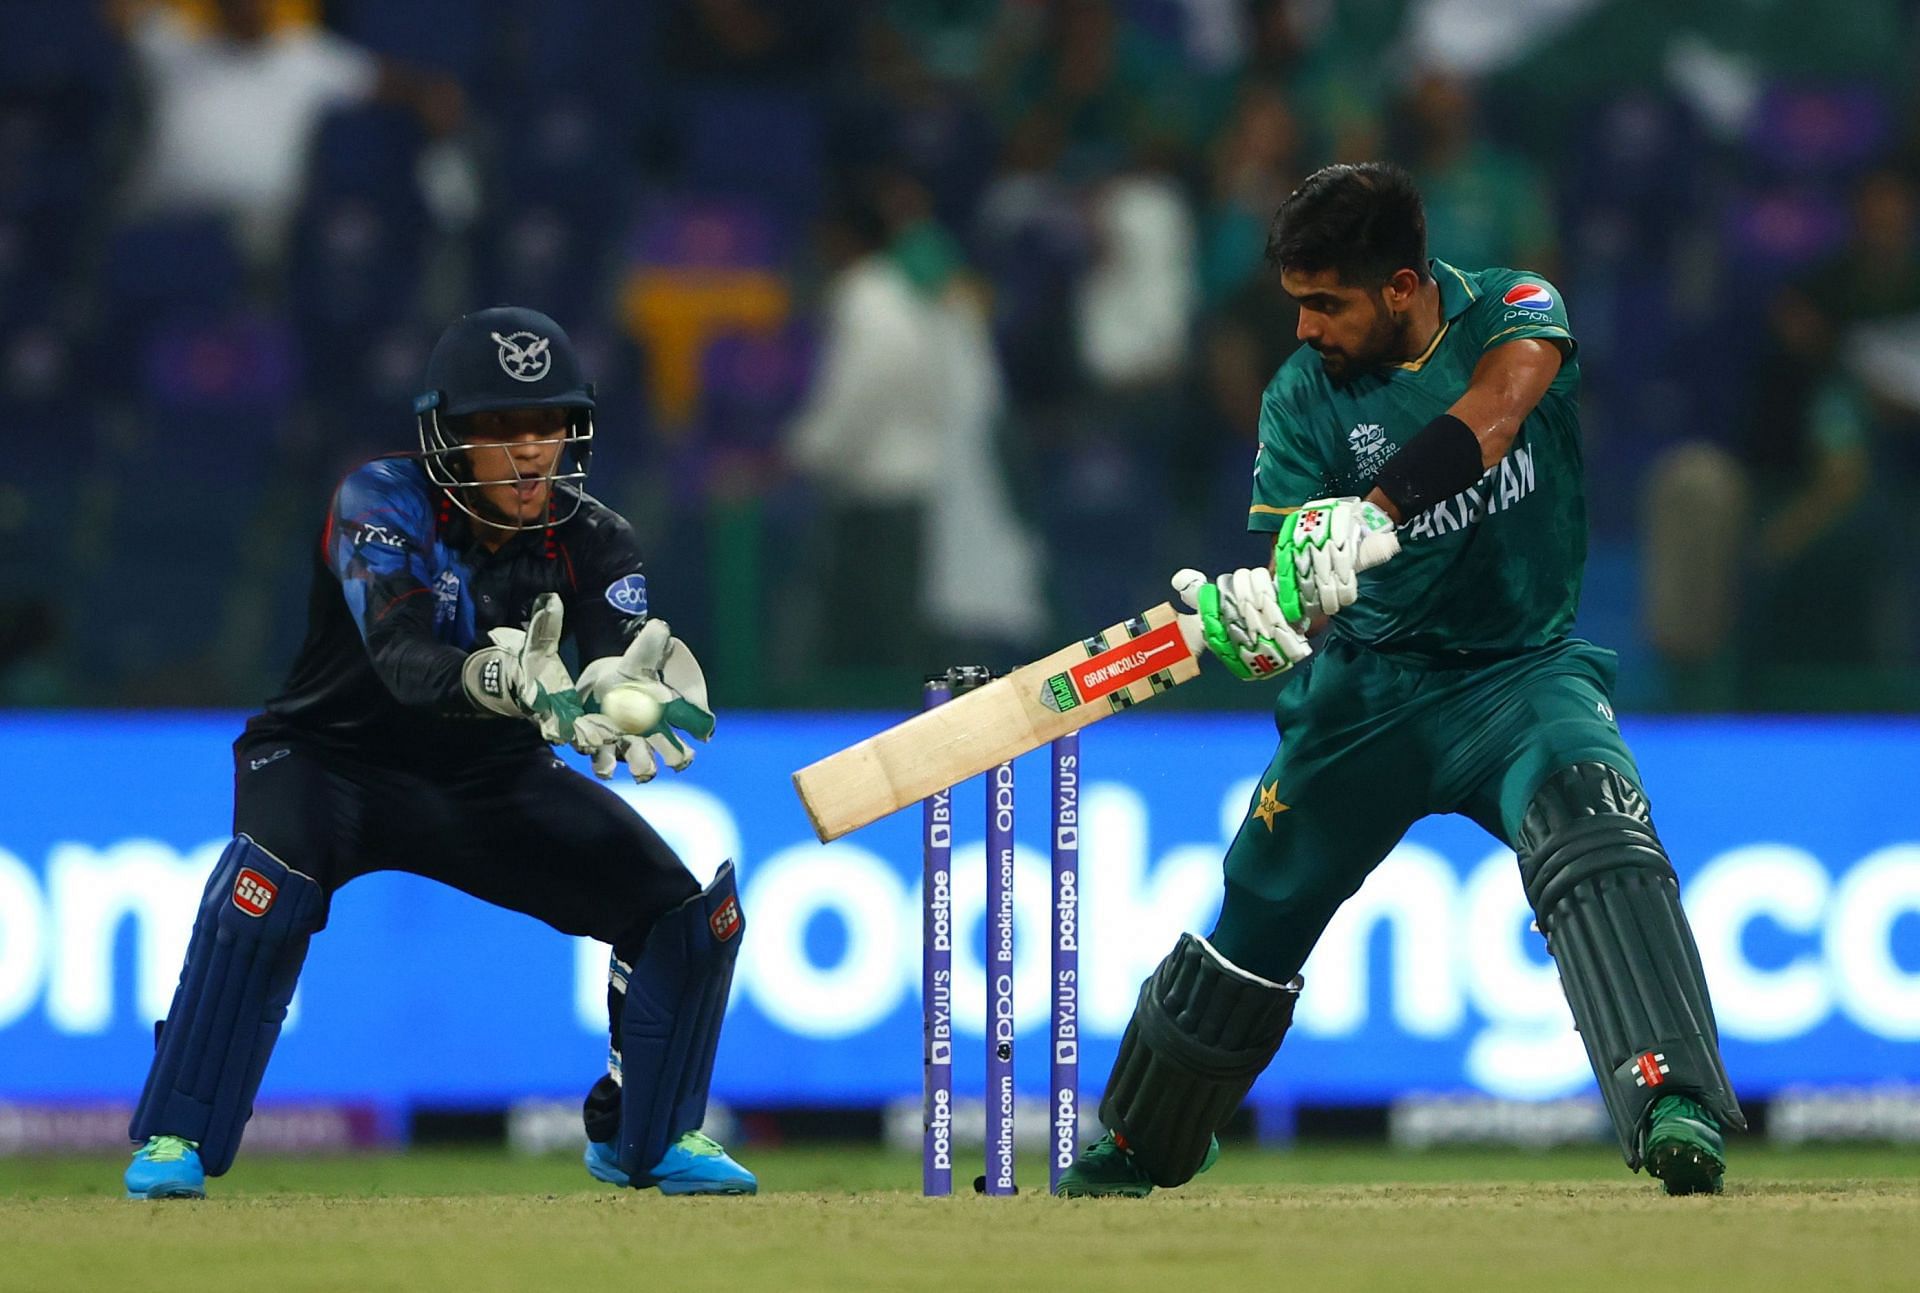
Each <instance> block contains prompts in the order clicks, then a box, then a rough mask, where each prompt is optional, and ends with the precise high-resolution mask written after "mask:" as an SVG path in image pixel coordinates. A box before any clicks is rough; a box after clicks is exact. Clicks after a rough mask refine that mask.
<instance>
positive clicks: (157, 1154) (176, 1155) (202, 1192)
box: [127, 1136, 207, 1199]
mask: <svg viewBox="0 0 1920 1293" xmlns="http://www.w3.org/2000/svg"><path fill="white" fill-rule="evenodd" d="M127 1197H128V1198H129V1199H204V1198H206V1197H207V1174H206V1171H205V1170H204V1169H202V1168H201V1166H200V1146H199V1145H197V1144H195V1143H194V1142H193V1141H191V1140H182V1139H181V1138H180V1137H178V1136H153V1137H150V1138H149V1139H148V1141H147V1143H146V1144H144V1145H142V1146H141V1147H140V1148H138V1149H136V1150H134V1151H133V1161H132V1162H131V1163H129V1164H127Z"/></svg>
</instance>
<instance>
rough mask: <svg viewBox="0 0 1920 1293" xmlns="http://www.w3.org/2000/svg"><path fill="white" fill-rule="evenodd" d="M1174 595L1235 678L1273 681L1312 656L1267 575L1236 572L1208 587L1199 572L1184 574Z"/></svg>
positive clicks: (1176, 577)
mask: <svg viewBox="0 0 1920 1293" xmlns="http://www.w3.org/2000/svg"><path fill="white" fill-rule="evenodd" d="M1173 591H1174V592H1176V593H1178V594H1180V600H1181V601H1183V602H1185V603H1186V604H1187V605H1188V606H1191V607H1192V608H1193V609H1194V610H1195V611H1196V612H1198V619H1199V623H1200V637H1201V639H1202V640H1203V641H1204V642H1205V643H1206V644H1207V649H1208V650H1209V651H1211V652H1213V654H1214V655H1215V656H1216V657H1217V658H1218V659H1219V660H1220V662H1221V663H1222V664H1224V665H1226V666H1227V668H1228V670H1230V671H1231V672H1232V674H1233V676H1234V677H1236V678H1241V679H1245V680H1246V681H1248V682H1251V681H1253V680H1254V679H1256V678H1271V677H1273V676H1274V675H1276V674H1282V673H1285V672H1286V671H1287V670H1289V669H1291V668H1293V666H1295V665H1297V664H1299V663H1300V662H1301V661H1302V660H1304V659H1306V658H1307V657H1308V656H1310V655H1312V654H1313V647H1312V646H1310V645H1309V644H1308V642H1307V638H1306V634H1304V633H1302V632H1300V630H1298V629H1296V628H1295V627H1294V626H1293V625H1291V624H1289V623H1287V619H1286V616H1284V615H1282V614H1281V613H1280V602H1279V599H1278V598H1277V597H1276V596H1275V595H1274V587H1273V573H1272V572H1271V571H1268V570H1266V569H1263V568H1258V567H1255V568H1251V569H1244V570H1235V571H1233V572H1231V573H1229V574H1225V575H1222V576H1220V578H1218V579H1216V580H1214V581H1212V582H1211V583H1209V582H1208V581H1207V577H1206V576H1205V575H1203V574H1201V573H1200V572H1199V571H1198V570H1182V571H1180V572H1179V573H1178V574H1176V575H1174V577H1173ZM1190 640H1191V639H1190Z"/></svg>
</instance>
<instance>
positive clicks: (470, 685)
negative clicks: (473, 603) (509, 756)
mask: <svg viewBox="0 0 1920 1293" xmlns="http://www.w3.org/2000/svg"><path fill="white" fill-rule="evenodd" d="M564 614H565V612H564V610H563V608H562V606H561V602H560V597H559V595H558V594H557V593H542V594H541V595H540V596H539V597H537V598H535V599H534V603H533V614H532V615H531V616H530V617H529V618H528V620H527V627H526V628H525V629H513V628H498V629H494V630H492V631H491V632H489V633H488V634H487V637H488V639H489V641H490V642H491V643H492V645H491V646H483V647H481V648H480V649H479V650H477V651H474V652H473V653H472V654H471V655H469V656H468V657H467V663H466V665H465V667H464V668H463V669H462V670H461V673H460V681H461V684H462V685H463V686H464V687H465V688H466V692H467V696H468V697H469V698H470V699H471V700H472V701H473V703H474V704H476V705H478V706H479V707H480V708H482V709H485V710H490V711H492V712H493V713H495V714H500V715H502V716H504V717H507V718H524V719H527V720H528V721H529V722H531V723H533V724H534V725H535V726H537V727H538V728H539V729H540V735H541V737H542V738H544V739H545V740H546V741H547V743H548V744H550V745H559V744H561V743H562V742H564V743H566V744H569V745H571V746H573V748H574V749H576V750H578V751H580V752H581V753H582V754H588V753H591V752H592V751H593V750H594V749H596V748H598V747H599V746H600V745H601V744H603V743H604V742H605V741H607V740H610V739H612V738H613V737H614V736H617V735H618V734H619V729H618V728H616V727H614V725H613V724H612V723H610V722H608V721H607V720H606V719H604V718H602V717H600V716H599V715H598V714H589V713H587V712H586V704H585V702H584V701H582V700H581V698H580V694H579V692H578V691H577V690H576V689H575V688H574V685H573V675H571V674H569V673H568V672H567V665H566V662H565V661H564V660H562V659H561V658H560V631H561V624H562V617H563V616H564Z"/></svg>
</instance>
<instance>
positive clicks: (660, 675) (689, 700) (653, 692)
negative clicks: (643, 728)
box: [580, 619, 714, 783]
mask: <svg viewBox="0 0 1920 1293" xmlns="http://www.w3.org/2000/svg"><path fill="white" fill-rule="evenodd" d="M616 687H639V688H640V689H641V690H643V691H645V692H646V693H647V694H648V695H649V696H652V697H653V698H654V699H655V700H657V701H659V702H660V706H661V718H660V724H659V726H658V727H655V728H654V729H653V730H652V731H651V732H644V733H626V732H620V731H618V730H616V731H615V734H614V736H613V737H612V738H611V739H609V740H608V741H607V742H605V743H604V744H602V745H601V746H599V747H598V748H597V749H595V750H594V751H593V771H594V775H596V776H598V777H600V778H602V779H603V780H604V779H605V778H608V777H611V776H612V775H613V770H614V769H615V768H616V767H617V766H619V764H620V763H621V762H622V761H623V760H624V761H625V763H626V765H627V771H628V772H629V773H631V774H632V776H633V779H634V780H635V781H638V782H643V783H644V782H648V781H651V780H653V778H654V775H655V773H656V772H658V771H659V769H658V768H657V767H656V765H655V763H654V757H655V756H656V755H658V756H659V758H660V761H661V762H663V763H665V764H666V765H667V766H668V767H669V768H672V769H673V770H674V771H675V772H680V771H682V770H684V769H685V768H686V766H687V765H688V764H690V763H692V762H693V748H692V747H691V746H689V745H688V744H687V743H686V742H685V741H684V740H682V739H681V737H680V734H681V733H682V732H684V733H686V734H687V735H688V736H691V737H693V738H694V739H696V740H700V741H708V740H712V739H713V728H714V717H713V710H712V709H711V708H710V707H709V705H708V701H707V677H706V674H705V673H704V672H703V671H702V670H701V668H700V662H699V661H698V660H696V659H694V658H693V652H692V651H690V650H688V649H687V644H686V643H684V642H682V641H681V640H680V639H679V638H677V637H674V636H673V630H672V629H671V628H670V627H668V625H667V622H666V621H665V620H660V619H650V620H648V621H647V622H646V623H645V624H643V625H641V626H640V631H639V632H638V633H637V634H635V635H634V639H633V641H632V643H630V644H629V645H628V647H627V650H626V653H625V654H624V655H618V656H603V657H602V658H600V659H598V660H595V661H594V662H593V663H591V664H589V665H588V666H587V667H586V668H584V669H582V670H581V671H580V695H581V697H582V698H583V699H585V700H586V701H588V702H589V703H590V704H595V705H597V704H599V702H600V698H601V697H602V696H605V695H606V694H607V693H608V692H610V691H612V690H613V689H614V688H616ZM594 717H598V715H594ZM676 729H677V730H676Z"/></svg>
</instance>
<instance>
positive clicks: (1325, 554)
mask: <svg viewBox="0 0 1920 1293" xmlns="http://www.w3.org/2000/svg"><path fill="white" fill-rule="evenodd" d="M1399 551H1400V538H1399V536H1398V535H1396V534H1395V533H1394V532H1393V519H1392V518H1391V517H1389V516H1388V515H1387V514H1386V513H1385V512H1383V511H1381V510H1380V509H1379V508H1377V507H1375V506H1374V505H1373V504H1372V503H1365V502H1362V501H1361V500H1359V499H1357V498H1351V497H1349V498H1316V499H1314V500H1313V501H1312V502H1310V503H1302V504H1301V505H1300V507H1299V509H1298V510H1296V511H1295V512H1293V513H1292V514H1291V515H1289V516H1288V517H1287V519H1286V521H1285V523H1284V524H1282V525H1281V527H1280V533H1279V534H1278V535H1277V536H1276V538H1275V542H1274V547H1273V584H1274V593H1275V595H1276V596H1277V597H1278V598H1279V601H1280V610H1281V613H1282V614H1284V615H1285V616H1286V617H1287V619H1288V621H1289V622H1291V623H1292V624H1294V625H1296V626H1298V627H1299V628H1301V629H1305V628H1306V626H1307V623H1308V621H1309V620H1311V619H1312V618H1313V617H1314V616H1315V615H1333V614H1336V613H1338V612H1339V611H1340V610H1341V609H1342V608H1343V607H1347V606H1351V605H1353V603H1354V601H1355V600H1356V599H1357V598H1358V597H1359V596H1360V585H1359V581H1358V579H1357V578H1356V576H1358V575H1359V573H1360V572H1361V571H1362V570H1371V569H1372V568H1373V567H1375V566H1378V565H1380V564H1382V563H1384V562H1386V561H1388V560H1389V559H1391V558H1392V557H1393V556H1394V555H1395V554H1397V553H1398V552H1399Z"/></svg>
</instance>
